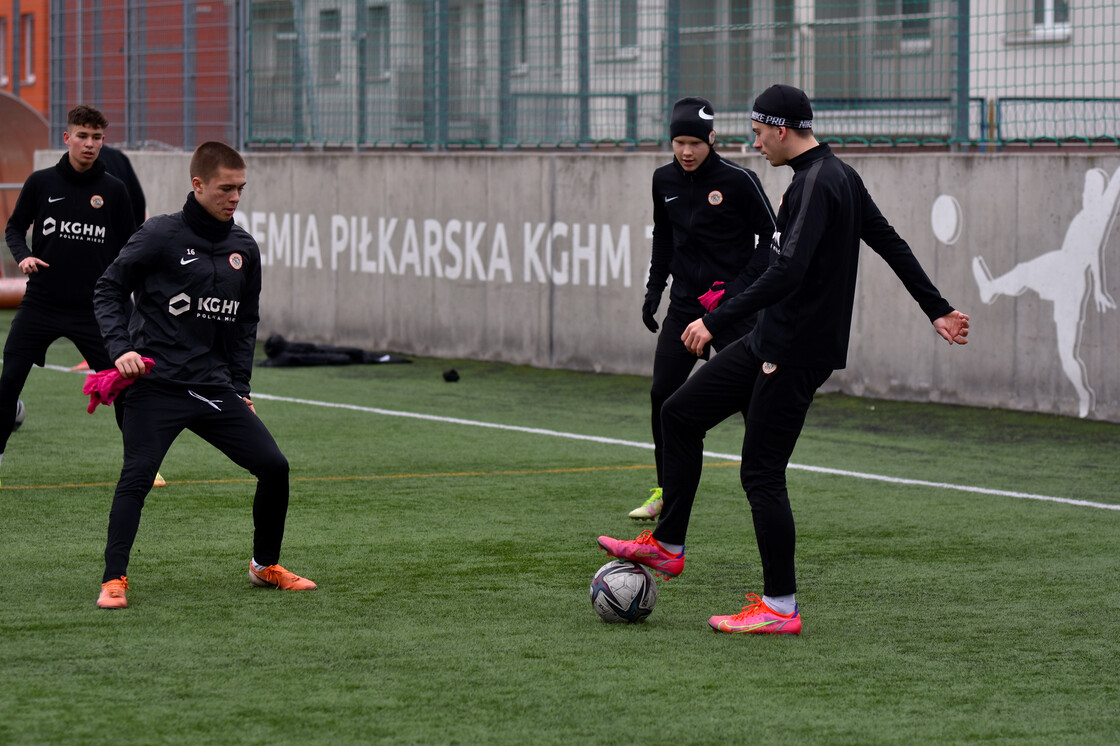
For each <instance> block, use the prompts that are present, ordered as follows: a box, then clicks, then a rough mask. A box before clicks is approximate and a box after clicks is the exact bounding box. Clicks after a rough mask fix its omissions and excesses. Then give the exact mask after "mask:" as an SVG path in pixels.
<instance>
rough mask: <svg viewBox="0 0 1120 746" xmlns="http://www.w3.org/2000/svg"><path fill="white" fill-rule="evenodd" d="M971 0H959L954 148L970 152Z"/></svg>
mask: <svg viewBox="0 0 1120 746" xmlns="http://www.w3.org/2000/svg"><path fill="white" fill-rule="evenodd" d="M970 15H971V11H970V9H969V0H957V54H956V58H957V65H956V68H957V76H956V77H957V79H956V85H955V87H954V95H955V97H956V101H955V102H954V103H955V104H956V125H955V126H954V132H953V139H954V140H955V142H954V143H953V147H952V149H953V150H954V151H958V152H968V141H969V137H968V102H969V101H968V100H969V87H968V70H969V42H970V39H969V27H968V23H969V20H970V18H969V16H970Z"/></svg>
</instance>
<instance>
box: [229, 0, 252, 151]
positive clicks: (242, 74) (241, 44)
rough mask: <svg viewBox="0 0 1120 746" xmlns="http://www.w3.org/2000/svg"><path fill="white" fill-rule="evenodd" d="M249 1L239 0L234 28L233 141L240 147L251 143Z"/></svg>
mask: <svg viewBox="0 0 1120 746" xmlns="http://www.w3.org/2000/svg"><path fill="white" fill-rule="evenodd" d="M249 51H250V48H249V3H248V1H247V0H238V2H237V9H236V23H235V28H234V49H233V69H234V71H235V72H234V76H235V78H234V80H233V81H232V85H231V87H232V88H233V89H234V90H235V91H236V93H235V96H234V104H233V108H234V114H233V117H234V123H233V127H234V132H233V141H234V142H235V143H237V146H238V148H239V149H242V150H243V149H245V148H246V147H248V145H249V74H250V73H251V70H250V69H249Z"/></svg>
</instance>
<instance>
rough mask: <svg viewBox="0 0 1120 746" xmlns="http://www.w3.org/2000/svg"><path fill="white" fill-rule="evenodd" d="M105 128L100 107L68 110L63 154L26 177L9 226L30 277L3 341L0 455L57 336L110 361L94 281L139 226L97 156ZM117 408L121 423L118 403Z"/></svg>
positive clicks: (98, 363) (91, 357) (8, 235)
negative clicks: (34, 372) (35, 369)
mask: <svg viewBox="0 0 1120 746" xmlns="http://www.w3.org/2000/svg"><path fill="white" fill-rule="evenodd" d="M106 126H108V121H107V120H106V119H105V117H104V116H103V115H102V114H101V112H99V111H98V110H97V109H94V108H92V107H89V106H76V107H74V108H73V109H71V110H70V112H69V113H68V114H67V117H66V131H65V132H64V133H63V135H62V140H63V142H64V143H66V148H67V150H66V154H65V155H63V156H62V158H61V159H59V161H58V163H56V164H55V165H54V166H52V167H50V168H44V169H42V170H40V171H36V172H35V173H33V174H31V176H29V177H27V181H26V182H25V183H24V185H23V189H22V190H21V191H20V193H19V198H18V199H17V200H16V205H15V208H14V209H13V210H12V215H11V217H10V218H9V219H8V225H7V227H6V229H5V231H4V238H5V239H6V240H7V242H8V248H9V249H10V250H11V252H12V257H13V258H14V259H15V260H16V262H18V263H19V269H20V271H21V272H23V273H24V274H25V275H27V276H28V279H27V289H26V291H25V293H24V296H23V300H22V301H20V304H19V310H17V311H16V314H15V317H14V318H13V319H12V327H11V331H10V332H9V333H8V340H7V342H6V343H5V344H4V368H3V371H2V372H0V460H2V459H3V458H4V450H5V448H6V447H7V444H8V438H9V437H10V436H11V434H12V425H13V421H14V419H15V413H16V403H17V402H18V400H19V395H20V392H21V391H23V385H24V383H26V382H27V376H28V374H29V373H30V372H31V367H32V366H33V365H43V364H44V363H45V362H46V352H47V348H48V347H50V345H51V343H52V342H54V341H55V340H56V339H59V338H60V337H66V338H67V339H69V340H70V341H72V342H73V343H74V345H75V346H76V347H77V348H78V351H79V352H80V353H81V354H82V356H83V357H84V358H85V359H86V360H87V361H88V362H89V365H90V367H91V368H92V369H93V370H105V369H107V368H111V367H112V365H113V364H112V362H111V361H110V360H109V356H108V354H107V353H106V352H105V344H104V342H103V340H102V339H101V333H100V331H99V330H98V327H97V321H96V320H95V319H94V317H93V285H94V283H95V282H97V278H98V277H100V276H101V273H102V272H103V271H105V268H106V267H108V266H109V264H110V263H111V262H112V261H113V259H115V258H116V256H117V253H118V252H119V251H120V249H121V247H122V246H124V243H125V241H127V240H128V238H129V236H131V235H132V232H133V231H134V230H135V229H136V224H135V222H134V221H133V219H132V210H131V207H130V205H129V198H128V192H127V191H126V190H125V186H124V184H122V183H121V182H120V180H118V179H116V178H114V177H112V176H110V175H109V174H107V173H106V172H105V167H104V166H103V165H102V164H101V162H100V161H99V160H98V156H99V154H100V151H101V146H102V143H103V142H104V136H105V127H106ZM32 225H34V226H35V229H34V232H33V233H32V238H31V246H30V247H29V246H28V245H27V238H26V237H27V230H28V228H30V227H31V226H32ZM114 410H115V412H116V414H117V423H118V424H120V422H121V408H120V407H119V406H115V407H114Z"/></svg>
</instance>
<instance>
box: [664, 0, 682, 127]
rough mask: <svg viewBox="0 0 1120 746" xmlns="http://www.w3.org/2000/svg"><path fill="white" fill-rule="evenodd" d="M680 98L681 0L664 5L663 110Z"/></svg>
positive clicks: (674, 0)
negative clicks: (664, 99)
mask: <svg viewBox="0 0 1120 746" xmlns="http://www.w3.org/2000/svg"><path fill="white" fill-rule="evenodd" d="M680 97H681V0H669V2H668V3H666V5H665V98H666V101H665V110H666V111H668V110H669V107H670V106H672V105H673V103H674V102H675V101H676V100H677V99H679V98H680Z"/></svg>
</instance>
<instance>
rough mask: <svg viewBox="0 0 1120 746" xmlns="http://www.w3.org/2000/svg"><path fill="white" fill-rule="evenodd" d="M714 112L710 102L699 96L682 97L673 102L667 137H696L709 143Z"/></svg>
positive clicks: (714, 116)
mask: <svg viewBox="0 0 1120 746" xmlns="http://www.w3.org/2000/svg"><path fill="white" fill-rule="evenodd" d="M715 118H716V112H715V109H713V108H712V102H711V101H709V100H708V99H706V98H700V97H699V96H689V97H688V98H682V99H681V100H680V101H678V102H677V103H675V104H673V118H672V119H670V120H669V138H670V139H672V138H674V137H680V136H682V135H684V136H685V137H696V138H699V139H701V140H703V141H704V142H706V143H708V144H709V145H710V144H711V134H712V129H713V125H714V124H715Z"/></svg>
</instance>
